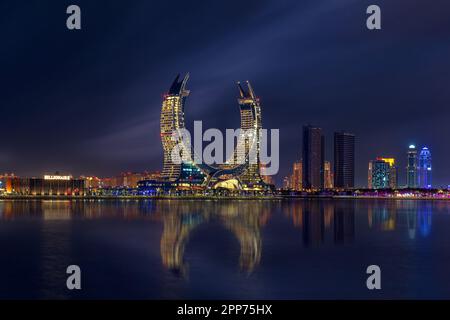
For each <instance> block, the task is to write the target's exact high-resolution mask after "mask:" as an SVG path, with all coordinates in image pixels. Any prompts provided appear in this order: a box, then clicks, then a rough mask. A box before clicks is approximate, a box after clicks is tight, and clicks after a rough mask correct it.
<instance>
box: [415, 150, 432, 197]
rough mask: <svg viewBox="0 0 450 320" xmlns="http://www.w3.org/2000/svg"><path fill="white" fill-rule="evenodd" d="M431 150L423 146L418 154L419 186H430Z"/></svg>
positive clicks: (427, 187) (425, 187)
mask: <svg viewBox="0 0 450 320" xmlns="http://www.w3.org/2000/svg"><path fill="white" fill-rule="evenodd" d="M431 172H432V169H431V152H430V150H429V149H428V148H427V147H423V148H422V150H421V151H420V154H419V167H418V185H419V188H424V189H430V188H431Z"/></svg>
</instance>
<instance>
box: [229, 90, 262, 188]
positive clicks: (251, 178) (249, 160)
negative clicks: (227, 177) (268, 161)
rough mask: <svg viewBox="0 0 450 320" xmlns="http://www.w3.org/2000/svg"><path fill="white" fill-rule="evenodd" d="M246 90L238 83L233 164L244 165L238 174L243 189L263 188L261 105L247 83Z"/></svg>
mask: <svg viewBox="0 0 450 320" xmlns="http://www.w3.org/2000/svg"><path fill="white" fill-rule="evenodd" d="M246 84H247V90H245V89H244V88H243V87H242V85H241V83H240V82H238V88H239V94H240V96H239V98H238V102H239V108H240V112H241V132H240V135H239V137H238V141H237V146H236V149H235V152H234V158H235V163H237V164H243V163H244V164H245V167H246V169H245V170H244V171H243V172H242V173H241V174H239V181H240V182H241V184H242V186H243V188H244V189H254V188H260V187H263V186H264V185H265V184H264V181H263V180H262V178H261V174H260V167H261V162H260V131H261V129H262V120H261V105H260V103H259V98H258V97H257V96H256V95H255V92H254V91H253V88H252V86H251V85H250V82H249V81H246Z"/></svg>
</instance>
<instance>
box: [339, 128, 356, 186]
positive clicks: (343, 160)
mask: <svg viewBox="0 0 450 320" xmlns="http://www.w3.org/2000/svg"><path fill="white" fill-rule="evenodd" d="M354 186H355V135H354V134H352V133H347V132H335V133H334V187H335V188H353V187H354Z"/></svg>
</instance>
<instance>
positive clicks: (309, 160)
mask: <svg viewBox="0 0 450 320" xmlns="http://www.w3.org/2000/svg"><path fill="white" fill-rule="evenodd" d="M324 142H325V139H324V136H323V134H322V129H321V128H318V127H314V126H311V125H307V126H304V127H303V152H302V153H303V189H311V190H320V189H323V187H324V181H323V180H324V179H323V178H324V174H323V172H324V170H323V165H324V152H325V148H324V144H325V143H324Z"/></svg>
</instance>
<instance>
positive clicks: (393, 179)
mask: <svg viewBox="0 0 450 320" xmlns="http://www.w3.org/2000/svg"><path fill="white" fill-rule="evenodd" d="M377 160H383V161H384V162H387V163H389V188H391V189H396V188H397V186H398V174H397V166H396V165H395V159H394V158H382V157H380V158H377Z"/></svg>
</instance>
